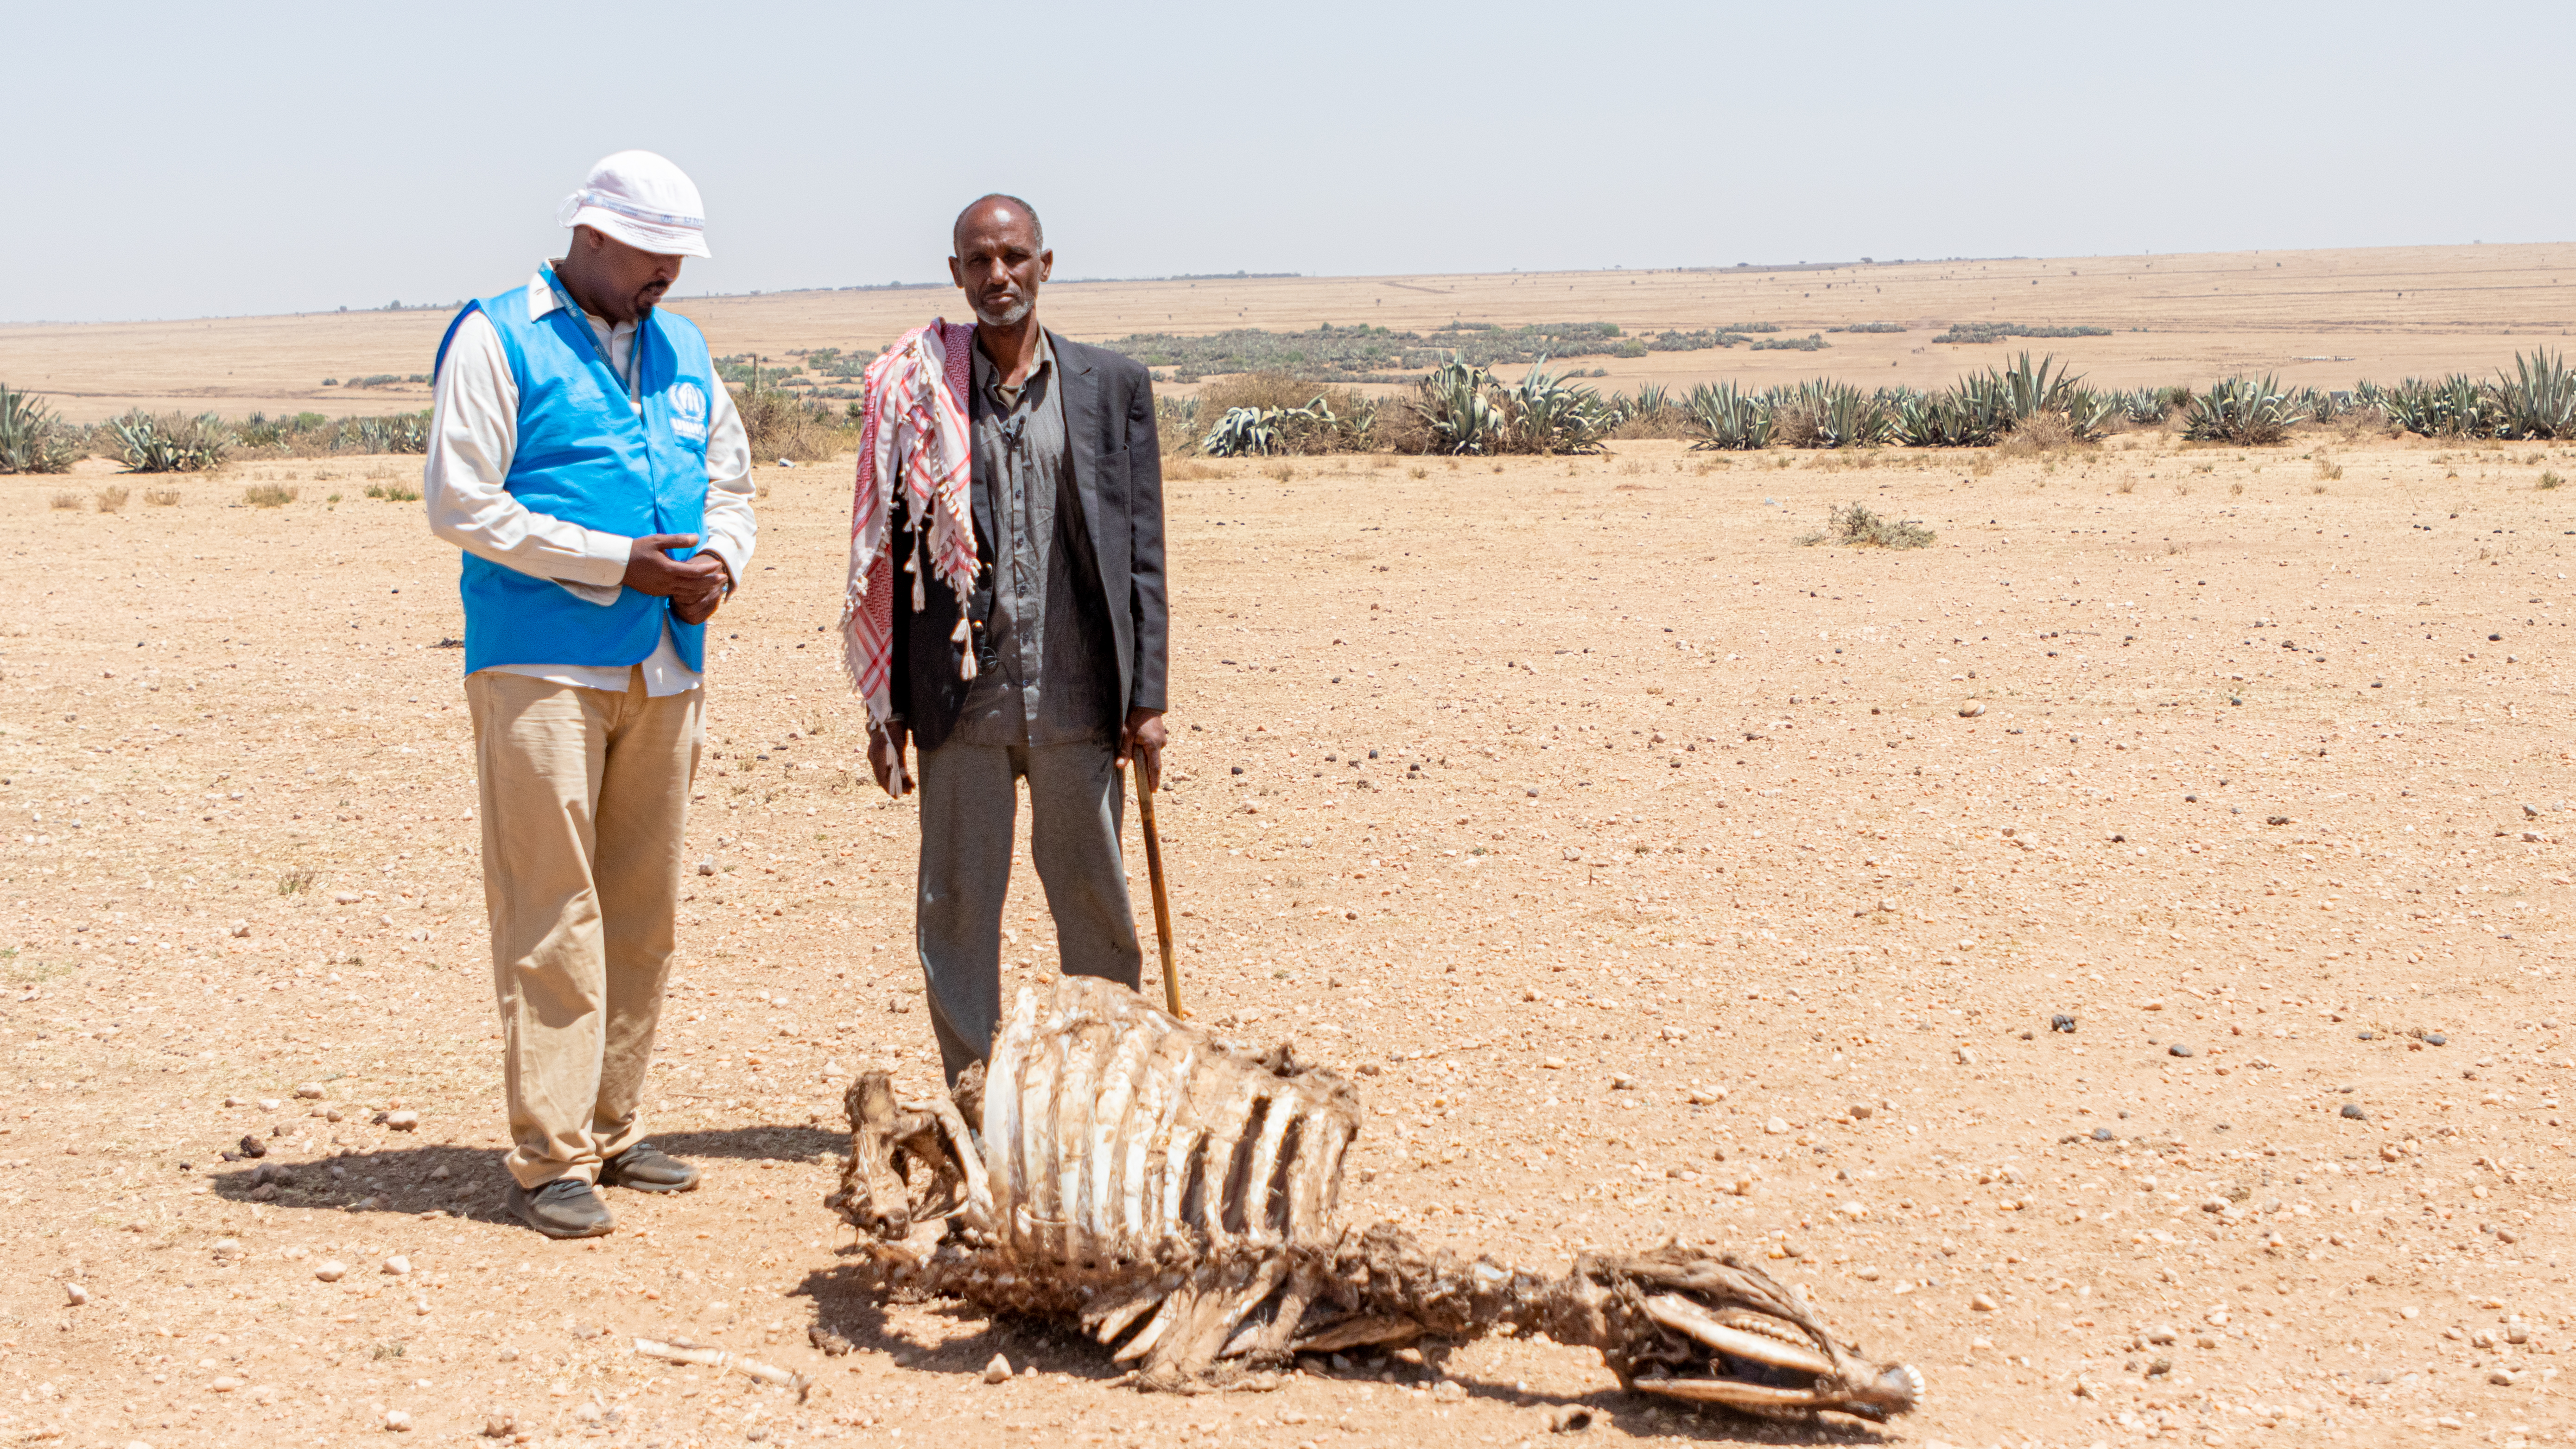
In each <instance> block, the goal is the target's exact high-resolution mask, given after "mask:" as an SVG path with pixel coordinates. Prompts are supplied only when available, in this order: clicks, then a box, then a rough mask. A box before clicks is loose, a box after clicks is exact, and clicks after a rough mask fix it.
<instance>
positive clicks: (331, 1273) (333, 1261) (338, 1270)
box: [313, 1258, 349, 1283]
mask: <svg viewBox="0 0 2576 1449" xmlns="http://www.w3.org/2000/svg"><path fill="white" fill-rule="evenodd" d="M313 1276H314V1277H316V1278H319V1279H321V1280H322V1281H323V1282H325V1283H337V1282H339V1281H340V1280H341V1279H343V1278H345V1277H347V1276H349V1267H348V1265H347V1264H345V1263H343V1262H341V1261H340V1260H339V1259H337V1258H325V1259H323V1260H322V1261H321V1262H319V1263H316V1264H314V1265H313Z"/></svg>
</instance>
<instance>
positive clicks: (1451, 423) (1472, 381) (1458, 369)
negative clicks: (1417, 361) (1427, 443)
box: [1413, 353, 1507, 453]
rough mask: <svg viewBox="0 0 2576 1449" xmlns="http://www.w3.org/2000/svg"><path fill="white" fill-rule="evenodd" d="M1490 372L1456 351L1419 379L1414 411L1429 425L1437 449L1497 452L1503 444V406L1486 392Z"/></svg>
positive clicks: (1440, 451) (1504, 422)
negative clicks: (1420, 380)
mask: <svg viewBox="0 0 2576 1449" xmlns="http://www.w3.org/2000/svg"><path fill="white" fill-rule="evenodd" d="M1489 381H1491V375H1490V374H1488V373H1487V372H1486V371H1485V369H1483V368H1481V367H1475V366H1471V365H1470V364H1468V363H1467V362H1465V361H1464V360H1462V359H1460V358H1459V357H1458V356H1457V355H1456V354H1454V353H1453V354H1451V356H1450V358H1449V360H1448V361H1447V362H1444V363H1442V364H1441V365H1440V366H1438V367H1436V368H1433V369H1432V370H1431V373H1430V375H1429V376H1426V377H1425V378H1423V379H1422V382H1421V385H1420V391H1419V395H1418V396H1417V397H1416V398H1415V400H1414V404H1413V406H1414V409H1415V411H1417V412H1419V413H1421V414H1422V420H1423V421H1424V422H1426V423H1429V424H1430V425H1431V450H1432V451H1433V452H1436V453H1497V452H1501V451H1502V450H1503V448H1504V447H1505V445H1506V442H1507V439H1506V420H1505V418H1504V416H1503V410H1502V408H1501V407H1499V406H1497V405H1496V404H1495V402H1494V400H1493V399H1492V398H1490V397H1488V396H1486V384H1487V383H1488V382H1489Z"/></svg>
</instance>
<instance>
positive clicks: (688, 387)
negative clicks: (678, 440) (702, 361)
mask: <svg viewBox="0 0 2576 1449" xmlns="http://www.w3.org/2000/svg"><path fill="white" fill-rule="evenodd" d="M671 431H672V432H675V433H677V434H679V435H680V436H681V437H684V438H687V439H689V440H691V441H693V442H699V443H703V442H705V441H706V440H707V394H706V390H705V389H703V388H701V387H699V386H698V385H697V384H696V383H694V382H683V383H680V384H678V385H676V386H674V387H673V388H672V389H671Z"/></svg>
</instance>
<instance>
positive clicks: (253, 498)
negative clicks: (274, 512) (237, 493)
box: [242, 483, 304, 508]
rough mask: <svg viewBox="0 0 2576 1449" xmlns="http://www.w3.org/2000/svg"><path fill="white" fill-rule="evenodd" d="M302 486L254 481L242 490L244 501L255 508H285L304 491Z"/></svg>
mask: <svg viewBox="0 0 2576 1449" xmlns="http://www.w3.org/2000/svg"><path fill="white" fill-rule="evenodd" d="M303 491H304V490H303V489H301V488H287V487H282V486H280V485H278V484H275V483H253V484H252V485H250V486H249V487H248V488H245V489H243V490H242V502H244V503H247V504H249V505H250V506H251V507H253V508H284V507H285V506H286V505H288V504H290V503H292V502H294V501H295V500H296V498H297V497H298V496H299V495H300V494H302V493H303Z"/></svg>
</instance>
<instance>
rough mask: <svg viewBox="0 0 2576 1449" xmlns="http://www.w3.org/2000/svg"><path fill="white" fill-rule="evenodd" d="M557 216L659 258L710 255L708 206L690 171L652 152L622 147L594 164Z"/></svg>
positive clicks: (560, 208)
mask: <svg viewBox="0 0 2576 1449" xmlns="http://www.w3.org/2000/svg"><path fill="white" fill-rule="evenodd" d="M555 220H557V221H559V222H561V223H563V224H564V225H565V226H586V227H591V228H593V229H595V230H597V231H600V232H602V233H605V234H606V235H608V236H612V237H615V238H617V239H618V240H619V241H622V242H624V243H626V244H627V245H628V246H630V247H635V248H638V249H640V250H643V251H648V252H652V253H655V254H656V255H659V256H666V257H671V256H679V257H703V256H705V255H707V237H706V231H707V216H706V207H705V205H704V204H703V203H701V202H700V201H699V200H698V188H697V184H696V183H695V182H692V181H691V180H689V177H688V173H687V172H684V171H682V170H681V169H680V168H679V167H677V166H674V165H672V164H671V163H670V162H669V161H667V160H665V159H663V158H662V157H660V156H656V155H654V154H653V153H652V152H650V151H620V152H618V153H617V154H616V155H614V156H606V157H602V158H601V159H600V162H599V164H598V165H596V166H593V167H591V168H590V177H589V179H588V180H586V181H584V182H582V184H581V189H580V190H579V191H576V192H574V193H573V194H572V195H570V196H567V197H565V198H564V201H563V205H562V206H560V207H558V208H556V210H555Z"/></svg>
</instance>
